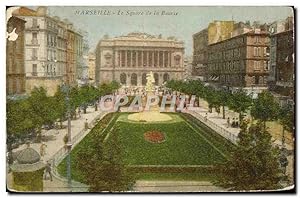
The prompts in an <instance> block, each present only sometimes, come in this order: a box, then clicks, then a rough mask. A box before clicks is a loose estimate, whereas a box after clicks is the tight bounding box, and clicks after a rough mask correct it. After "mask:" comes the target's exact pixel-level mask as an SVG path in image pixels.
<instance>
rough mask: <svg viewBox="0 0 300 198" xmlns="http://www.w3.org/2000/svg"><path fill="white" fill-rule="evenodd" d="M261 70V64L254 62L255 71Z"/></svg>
mask: <svg viewBox="0 0 300 198" xmlns="http://www.w3.org/2000/svg"><path fill="white" fill-rule="evenodd" d="M259 69H260V62H259V61H254V70H259Z"/></svg>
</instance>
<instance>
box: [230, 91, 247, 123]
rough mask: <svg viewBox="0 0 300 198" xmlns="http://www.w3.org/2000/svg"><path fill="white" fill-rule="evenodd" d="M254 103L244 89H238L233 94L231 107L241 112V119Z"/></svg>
mask: <svg viewBox="0 0 300 198" xmlns="http://www.w3.org/2000/svg"><path fill="white" fill-rule="evenodd" d="M251 105H252V99H251V97H250V96H248V95H247V94H246V93H245V92H244V91H243V90H237V91H236V92H235V93H233V94H232V96H231V97H230V101H229V108H230V109H232V110H233V111H235V112H238V113H239V114H240V120H242V118H243V113H245V112H246V111H247V110H248V109H249V108H250V107H251Z"/></svg>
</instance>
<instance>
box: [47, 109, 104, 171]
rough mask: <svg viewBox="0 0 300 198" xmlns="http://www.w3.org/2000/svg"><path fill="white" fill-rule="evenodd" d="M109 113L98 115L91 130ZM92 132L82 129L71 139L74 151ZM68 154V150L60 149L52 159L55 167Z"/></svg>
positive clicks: (90, 125) (90, 124)
mask: <svg viewBox="0 0 300 198" xmlns="http://www.w3.org/2000/svg"><path fill="white" fill-rule="evenodd" d="M108 113H109V112H102V113H100V114H99V115H97V116H96V117H95V118H94V119H93V120H92V121H91V122H90V123H89V128H92V127H93V126H94V125H95V124H96V122H97V120H98V119H102V118H103V117H104V116H105V115H106V114H108ZM89 132H90V130H86V129H82V130H81V131H80V132H79V133H77V134H76V135H75V136H74V137H72V138H71V143H72V149H73V148H74V147H75V146H76V145H77V144H78V143H79V142H80V141H81V140H82V139H83V138H84V137H85V136H86V135H87V134H88V133H89ZM67 154H68V149H66V148H65V146H63V147H62V148H60V149H59V150H58V151H57V152H56V153H55V154H54V155H53V157H52V160H53V162H54V164H53V165H54V167H56V166H57V165H58V164H60V162H61V161H62V160H63V159H64V158H65V157H66V155H67Z"/></svg>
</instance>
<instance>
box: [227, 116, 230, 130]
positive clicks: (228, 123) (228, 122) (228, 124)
mask: <svg viewBox="0 0 300 198" xmlns="http://www.w3.org/2000/svg"><path fill="white" fill-rule="evenodd" d="M229 127H230V118H229V117H228V118H227V128H229Z"/></svg>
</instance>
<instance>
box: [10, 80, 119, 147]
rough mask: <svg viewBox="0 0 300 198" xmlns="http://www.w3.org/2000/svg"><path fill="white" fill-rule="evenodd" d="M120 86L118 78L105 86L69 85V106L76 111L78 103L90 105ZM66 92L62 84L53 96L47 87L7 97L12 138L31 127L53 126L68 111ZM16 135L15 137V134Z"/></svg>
mask: <svg viewBox="0 0 300 198" xmlns="http://www.w3.org/2000/svg"><path fill="white" fill-rule="evenodd" d="M118 88H119V84H118V83H117V82H112V83H109V84H106V85H105V86H104V87H103V88H101V87H100V88H97V87H93V86H84V87H77V86H75V87H71V88H70V89H69V98H70V110H71V112H73V113H74V112H75V110H76V108H78V107H79V106H84V107H85V108H86V107H87V105H88V104H90V103H93V102H94V101H96V100H97V99H98V98H99V97H100V96H103V95H105V94H108V93H112V92H113V91H115V90H116V89H118ZM66 95H67V93H66V92H65V91H64V90H63V87H62V86H60V87H59V88H58V89H57V92H56V93H55V95H54V96H47V91H46V90H45V89H44V88H42V87H40V88H34V89H33V91H32V92H31V94H30V96H29V97H28V98H25V99H21V100H7V111H6V114H7V134H8V136H9V137H10V138H9V139H10V140H11V141H15V140H16V138H21V137H24V136H26V135H27V134H29V133H30V132H32V131H37V132H38V133H39V132H40V130H41V128H42V126H43V125H49V126H53V124H54V122H56V121H57V120H60V121H62V120H64V118H65V117H66V115H67V102H66ZM12 137H14V138H12Z"/></svg>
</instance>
